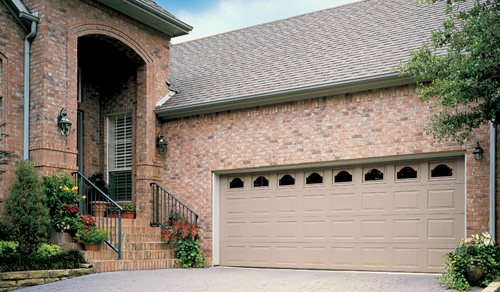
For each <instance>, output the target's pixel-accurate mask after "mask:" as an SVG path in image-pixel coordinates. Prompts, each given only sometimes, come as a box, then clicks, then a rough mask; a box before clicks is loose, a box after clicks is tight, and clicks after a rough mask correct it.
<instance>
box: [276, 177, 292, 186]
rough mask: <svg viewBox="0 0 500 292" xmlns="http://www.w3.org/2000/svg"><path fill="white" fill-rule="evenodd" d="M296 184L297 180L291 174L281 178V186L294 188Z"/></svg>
mask: <svg viewBox="0 0 500 292" xmlns="http://www.w3.org/2000/svg"><path fill="white" fill-rule="evenodd" d="M294 184H295V178H294V177H293V176H291V175H290V174H285V175H284V176H282V177H281V178H280V181H279V185H280V186H293V185H294Z"/></svg>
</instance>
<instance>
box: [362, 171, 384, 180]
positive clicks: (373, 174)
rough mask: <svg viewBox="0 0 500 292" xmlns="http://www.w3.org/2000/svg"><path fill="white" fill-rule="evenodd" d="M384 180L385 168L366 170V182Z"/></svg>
mask: <svg viewBox="0 0 500 292" xmlns="http://www.w3.org/2000/svg"><path fill="white" fill-rule="evenodd" d="M383 180H384V169H383V168H371V169H368V170H365V182H373V181H383Z"/></svg>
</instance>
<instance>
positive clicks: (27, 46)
mask: <svg viewBox="0 0 500 292" xmlns="http://www.w3.org/2000/svg"><path fill="white" fill-rule="evenodd" d="M33 15H34V16H36V17H38V13H36V12H35V13H33ZM21 17H22V15H21ZM36 32H37V22H36V21H34V20H31V31H30V33H28V34H27V35H26V37H25V38H24V112H23V117H24V126H23V130H24V133H23V159H24V160H28V159H30V152H29V147H30V141H29V139H30V59H31V41H32V40H33V39H34V38H35V36H36Z"/></svg>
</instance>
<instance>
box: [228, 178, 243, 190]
mask: <svg viewBox="0 0 500 292" xmlns="http://www.w3.org/2000/svg"><path fill="white" fill-rule="evenodd" d="M244 185H245V184H244V183H243V180H241V178H239V177H235V178H233V179H232V180H231V182H230V183H229V188H230V189H240V188H243V186H244Z"/></svg>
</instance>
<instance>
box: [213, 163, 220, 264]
mask: <svg viewBox="0 0 500 292" xmlns="http://www.w3.org/2000/svg"><path fill="white" fill-rule="evenodd" d="M218 265H220V175H219V174H217V173H215V172H213V173H212V266H218Z"/></svg>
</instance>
